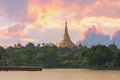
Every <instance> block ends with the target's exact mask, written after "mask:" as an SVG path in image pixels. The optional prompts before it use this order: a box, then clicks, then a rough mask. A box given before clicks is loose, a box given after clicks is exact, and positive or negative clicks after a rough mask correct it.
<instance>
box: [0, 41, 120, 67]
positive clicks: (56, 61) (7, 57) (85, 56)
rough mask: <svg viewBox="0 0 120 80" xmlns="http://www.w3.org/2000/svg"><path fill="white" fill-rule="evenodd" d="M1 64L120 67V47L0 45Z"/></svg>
mask: <svg viewBox="0 0 120 80" xmlns="http://www.w3.org/2000/svg"><path fill="white" fill-rule="evenodd" d="M0 66H18V67H19V66H26V67H29V66H35V67H43V68H93V69H94V68H95V69H100V68H101V69H104V68H105V69H119V68H120V49H117V48H116V49H111V48H110V47H106V46H104V45H97V46H93V47H91V48H83V49H69V48H58V47H56V46H54V45H53V46H49V45H46V46H42V47H41V46H40V45H38V46H35V45H34V44H33V43H28V44H27V45H26V46H25V47H23V46H21V45H20V44H19V45H17V46H15V47H8V48H6V49H4V48H3V47H0Z"/></svg>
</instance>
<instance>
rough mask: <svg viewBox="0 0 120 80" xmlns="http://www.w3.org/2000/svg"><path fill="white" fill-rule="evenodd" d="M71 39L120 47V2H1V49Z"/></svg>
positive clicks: (5, 0) (76, 41)
mask: <svg viewBox="0 0 120 80" xmlns="http://www.w3.org/2000/svg"><path fill="white" fill-rule="evenodd" d="M65 21H67V22H68V29H69V34H70V37H71V40H72V41H73V42H74V43H82V44H83V45H87V46H91V45H94V44H105V45H109V44H111V43H112V38H114V40H115V43H116V44H117V45H118V46H119V47H120V0H0V46H4V47H6V46H11V45H14V44H17V43H21V44H22V45H25V44H27V43H28V42H33V43H35V44H38V43H55V44H59V42H60V41H61V39H62V37H63V34H64V28H65Z"/></svg>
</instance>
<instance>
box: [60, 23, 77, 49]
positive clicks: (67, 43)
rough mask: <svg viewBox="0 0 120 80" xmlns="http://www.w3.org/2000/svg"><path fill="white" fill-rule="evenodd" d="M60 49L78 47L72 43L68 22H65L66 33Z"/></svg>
mask: <svg viewBox="0 0 120 80" xmlns="http://www.w3.org/2000/svg"><path fill="white" fill-rule="evenodd" d="M59 47H61V48H65V47H67V48H76V45H75V44H74V43H73V42H72V41H71V39H70V36H69V34H68V29H67V22H65V32H64V36H63V39H62V41H61V42H60V44H59Z"/></svg>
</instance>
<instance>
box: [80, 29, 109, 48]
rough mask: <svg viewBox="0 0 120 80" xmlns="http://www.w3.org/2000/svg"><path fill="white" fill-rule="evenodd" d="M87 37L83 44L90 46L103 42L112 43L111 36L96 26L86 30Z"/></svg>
mask: <svg viewBox="0 0 120 80" xmlns="http://www.w3.org/2000/svg"><path fill="white" fill-rule="evenodd" d="M84 36H85V38H84V39H83V41H82V44H85V45H87V46H88V47H90V46H93V45H97V44H103V45H109V44H110V37H109V36H108V35H105V34H103V33H102V31H101V30H99V29H97V28H96V27H92V28H89V29H88V30H87V31H86V32H84Z"/></svg>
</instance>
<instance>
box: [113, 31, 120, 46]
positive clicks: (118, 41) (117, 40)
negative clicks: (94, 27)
mask: <svg viewBox="0 0 120 80" xmlns="http://www.w3.org/2000/svg"><path fill="white" fill-rule="evenodd" d="M113 38H114V40H115V44H116V45H117V46H118V47H120V30H118V31H116V33H115V34H114V36H113Z"/></svg>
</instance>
